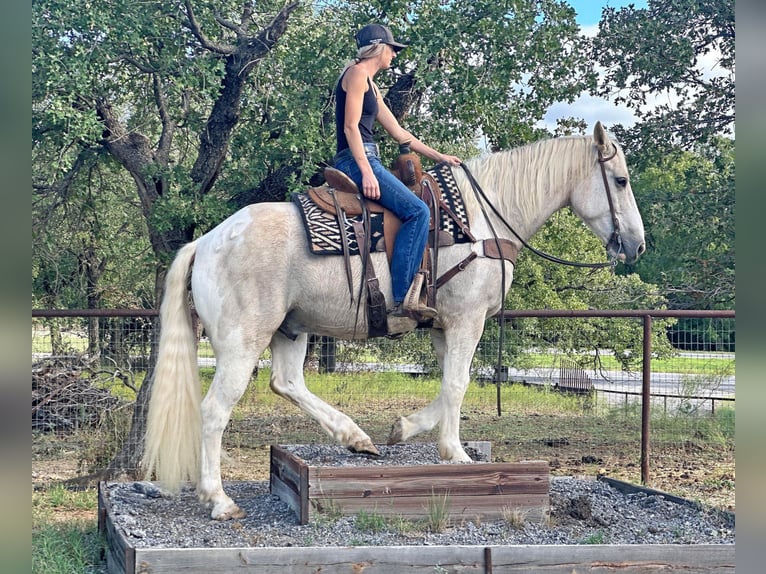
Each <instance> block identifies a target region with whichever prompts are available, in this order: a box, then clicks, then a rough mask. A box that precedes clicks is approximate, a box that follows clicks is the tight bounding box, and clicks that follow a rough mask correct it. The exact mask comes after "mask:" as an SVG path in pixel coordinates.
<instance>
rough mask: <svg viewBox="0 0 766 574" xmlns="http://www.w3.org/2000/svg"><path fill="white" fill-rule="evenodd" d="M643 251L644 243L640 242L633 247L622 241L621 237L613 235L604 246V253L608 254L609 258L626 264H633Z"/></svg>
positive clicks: (644, 248)
mask: <svg viewBox="0 0 766 574" xmlns="http://www.w3.org/2000/svg"><path fill="white" fill-rule="evenodd" d="M645 251H646V242H645V241H641V242H640V243H639V244H638V245H636V246H633V245H632V244H630V243H626V242H625V241H623V240H622V238H621V237H617V236H614V235H613V236H612V237H611V238H610V239H609V243H607V245H606V252H607V253H608V254H609V257H612V258H614V259H616V260H617V261H620V262H622V263H628V264H632V263H635V262H636V261H637V260H638V258H639V257H640V256H641V255H642V254H643V253H644V252H645Z"/></svg>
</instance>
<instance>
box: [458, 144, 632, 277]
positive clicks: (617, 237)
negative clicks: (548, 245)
mask: <svg viewBox="0 0 766 574" xmlns="http://www.w3.org/2000/svg"><path fill="white" fill-rule="evenodd" d="M616 154H617V148H615V150H614V153H613V154H612V155H610V156H609V157H608V158H606V159H604V158H603V156H602V155H601V150H599V152H598V155H599V159H598V161H599V163H600V165H601V174H602V176H603V178H604V185H605V186H606V197H607V199H608V201H609V210H610V212H611V214H612V222H613V223H614V232H613V233H612V239H615V240H616V241H617V242H618V244H619V245H620V247H622V239H621V238H620V231H619V224H618V222H617V214H616V213H615V211H614V205H613V203H612V194H611V192H610V190H609V183H608V180H607V177H606V169H605V168H604V163H605V162H607V161H609V160H610V159H612V158H613V157H614V156H615V155H616ZM460 167H462V168H463V171H465V175H466V176H467V177H468V181H469V182H470V183H471V187H472V188H473V190H474V192H476V194H477V195H478V196H479V197H480V198H481V199H483V200H484V201H485V202H486V203H487V205H489V207H490V208H491V209H492V212H493V213H494V214H495V215H496V216H497V217H498V218H499V219H500V221H501V222H502V223H503V225H505V226H506V227H507V228H508V230H509V231H510V232H511V233H513V234H514V235H515V236H516V238H517V239H518V240H519V241H520V242H521V244H522V245H523V246H524V247H526V248H527V249H529V250H530V251H531V252H532V253H534V254H535V255H537V256H539V257H542V258H543V259H547V260H548V261H551V262H553V263H559V264H561V265H569V266H570V267H587V268H596V269H597V268H601V267H614V266H616V265H617V259H615V258H612V259H611V260H610V261H608V262H606V263H583V262H580V261H568V260H566V259H561V258H560V257H556V256H555V255H550V254H548V253H545V252H544V251H540V250H539V249H535V248H534V247H532V246H531V245H530V244H529V243H527V242H526V241H524V239H523V238H522V237H521V236H520V235H519V234H518V233H516V230H515V229H514V228H513V227H511V224H510V223H508V222H507V221H506V220H505V218H504V217H503V216H502V214H501V213H500V212H499V211H498V210H497V208H496V207H495V206H494V205H493V204H492V202H491V201H490V200H489V199H488V198H487V195H486V194H485V193H484V190H483V189H482V188H481V185H479V182H478V181H476V178H475V177H474V176H473V174H472V173H471V171H470V170H469V169H468V166H467V165H465V164H464V163H461V164H460ZM479 206H480V207H481V210H482V211H483V212H484V217H485V218H487V212H486V210H485V208H484V205H483V203H482V202H481V201H480V202H479ZM487 223H489V218H487ZM489 226H490V229H491V230H492V234H493V236H494V237H495V239H497V234H496V233H495V230H494V229H493V228H492V225H491V224H489ZM610 241H611V239H610Z"/></svg>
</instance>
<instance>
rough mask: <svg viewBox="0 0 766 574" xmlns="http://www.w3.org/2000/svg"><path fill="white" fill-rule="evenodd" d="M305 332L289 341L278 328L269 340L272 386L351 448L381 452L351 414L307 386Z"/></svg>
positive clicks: (360, 450) (336, 438)
mask: <svg viewBox="0 0 766 574" xmlns="http://www.w3.org/2000/svg"><path fill="white" fill-rule="evenodd" d="M306 338H307V335H306V334H303V335H299V336H298V337H297V338H296V340H295V341H292V340H290V339H288V338H287V337H285V336H284V335H282V334H281V333H279V332H277V333H276V334H275V335H274V337H273V338H272V340H271V360H272V363H271V367H272V368H271V390H272V391H274V392H275V393H276V394H278V395H279V396H281V397H284V398H286V399H287V400H289V401H290V402H292V403H293V404H295V405H297V406H298V407H299V408H300V409H301V410H302V411H304V412H305V413H307V414H309V415H310V416H311V417H313V418H314V419H315V420H316V421H317V422H318V423H319V424H320V426H321V427H322V428H323V429H324V430H325V432H326V433H327V434H329V435H330V436H331V437H333V438H334V439H335V440H336V441H338V442H339V443H340V444H342V445H344V446H346V447H347V448H348V449H349V450H352V451H354V452H363V453H370V454H380V453H379V452H378V449H377V448H376V447H375V445H374V444H373V442H372V440H371V439H370V437H369V436H368V435H367V434H366V433H365V432H364V431H363V430H362V429H360V428H359V426H358V425H357V424H356V423H355V422H354V421H353V420H351V418H350V417H348V416H347V415H345V414H343V413H342V412H340V411H338V410H337V409H334V408H333V407H331V406H330V405H328V404H327V403H326V402H324V401H323V400H322V399H320V398H319V397H317V396H316V395H314V394H313V393H311V392H310V391H309V390H308V389H307V388H306V383H305V381H304V379H303V361H304V359H305V357H306Z"/></svg>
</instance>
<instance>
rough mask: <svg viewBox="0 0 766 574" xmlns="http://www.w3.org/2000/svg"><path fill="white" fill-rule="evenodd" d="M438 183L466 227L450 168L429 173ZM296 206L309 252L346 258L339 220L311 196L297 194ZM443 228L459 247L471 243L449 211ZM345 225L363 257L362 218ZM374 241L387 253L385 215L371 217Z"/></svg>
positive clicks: (440, 166)
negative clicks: (360, 240) (356, 225)
mask: <svg viewBox="0 0 766 574" xmlns="http://www.w3.org/2000/svg"><path fill="white" fill-rule="evenodd" d="M428 173H430V174H431V176H433V178H434V179H435V180H436V183H437V184H438V185H439V187H440V188H441V196H442V200H443V201H444V203H445V204H446V205H447V207H449V208H450V210H451V211H452V213H454V214H455V215H456V216H457V217H458V218H459V219H460V220H461V221H462V222H463V224H465V225H466V226H467V225H468V218H467V215H466V211H465V205H464V204H463V197H462V196H461V195H460V190H459V189H458V187H457V184H456V183H455V178H454V177H453V176H452V170H451V169H450V166H449V164H447V163H440V164H437V165H435V166H434V167H433V168H431V169H430V170H428ZM292 200H293V202H294V203H295V204H296V205H297V206H298V208H299V211H300V212H301V216H302V218H303V225H304V227H305V228H306V235H307V236H308V239H309V249H310V250H311V252H312V253H315V254H317V255H342V254H343V252H344V248H343V239H342V238H343V235H344V234H343V233H341V230H340V227H339V225H338V218H337V217H336V216H335V215H334V214H332V213H327V212H326V211H324V210H323V209H322V208H320V207H318V206H317V205H316V204H315V203H314V202H313V201H312V200H311V198H310V197H309V196H308V194H307V193H294V194H293V195H292ZM439 216H440V217H439V219H440V222H439V228H440V229H441V230H442V231H444V232H446V233H448V234H449V235H451V236H452V238H453V239H454V240H455V243H467V242H469V241H470V239H469V238H468V237H466V235H465V234H464V233H463V231H462V229H461V228H460V226H458V225H457V223H456V222H455V221H454V220H453V219H452V218H451V217H450V216H449V214H448V213H447V212H446V210H439ZM342 219H343V224H344V228H345V236H346V237H347V238H348V244H349V245H348V253H349V254H350V255H359V245H358V243H357V239H356V232H355V231H354V222H359V221H361V219H362V216H361V215H359V216H353V217H349V216H344V217H343V218H342ZM370 227H371V229H370V231H369V232H370V234H371V235H370V239H371V245H372V249H373V251H375V250H377V251H385V247H384V244H383V241H382V240H383V214H382V213H370Z"/></svg>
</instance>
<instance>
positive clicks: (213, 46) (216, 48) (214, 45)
mask: <svg viewBox="0 0 766 574" xmlns="http://www.w3.org/2000/svg"><path fill="white" fill-rule="evenodd" d="M184 6H185V7H186V16H187V17H188V18H189V21H188V22H187V25H188V27H189V30H191V33H192V34H194V37H195V38H197V40H198V41H199V43H200V44H201V45H202V47H203V48H205V49H206V50H210V51H211V52H215V53H216V54H223V55H225V56H227V55H229V54H232V53H233V52H234V50H235V48H234V46H229V45H226V44H219V43H218V42H213V41H212V40H210V38H208V37H207V35H205V33H204V32H203V31H202V27H201V26H200V25H199V22H197V17H196V16H195V15H194V8H192V4H191V0H184Z"/></svg>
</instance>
